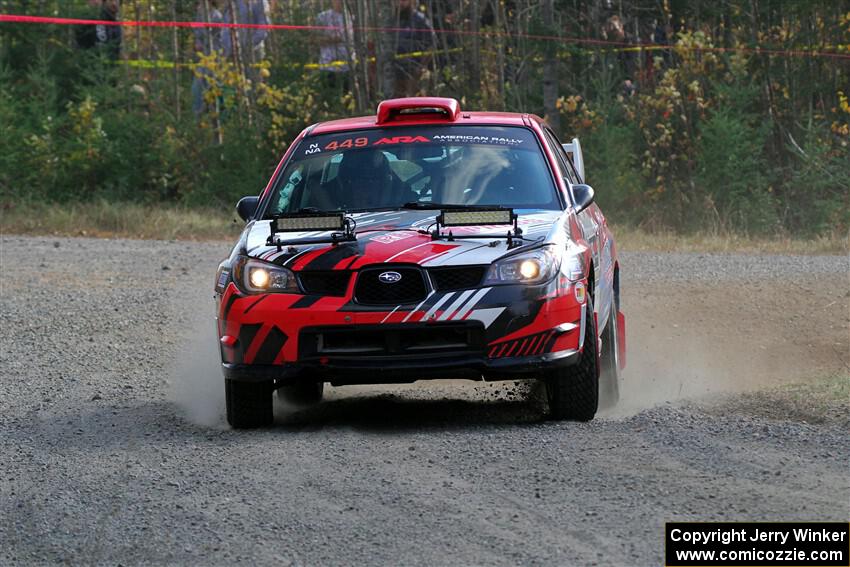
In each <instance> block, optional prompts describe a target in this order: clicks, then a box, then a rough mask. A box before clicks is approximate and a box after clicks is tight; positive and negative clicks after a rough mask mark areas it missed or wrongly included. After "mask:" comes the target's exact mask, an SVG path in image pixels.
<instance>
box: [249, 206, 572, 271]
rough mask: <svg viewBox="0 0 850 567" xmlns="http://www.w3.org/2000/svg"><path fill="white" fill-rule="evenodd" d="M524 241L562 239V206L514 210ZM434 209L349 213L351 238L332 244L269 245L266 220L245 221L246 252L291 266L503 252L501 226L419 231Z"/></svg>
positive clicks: (480, 260) (458, 261)
mask: <svg viewBox="0 0 850 567" xmlns="http://www.w3.org/2000/svg"><path fill="white" fill-rule="evenodd" d="M517 213H518V215H519V226H520V228H521V229H522V232H523V237H524V238H525V239H526V240H524V241H523V243H524V244H525V245H537V244H541V243H544V242H558V241H563V240H564V238H565V232H566V231H567V228H566V227H567V223H566V214H567V213H566V212H564V211H540V210H524V211H517ZM438 214H439V211H398V210H396V211H384V212H377V213H354V214H352V215H350V216H351V217H352V218H353V219H354V221H355V222H356V223H357V226H356V232H357V241H356V242H343V243H339V244H336V245H333V244H298V243H297V242H296V243H295V244H287V245H284V246H282V247H281V249H280V250H278V248H277V246H269V245H268V243H267V239H268V237H269V230H270V228H269V224H270V221H267V220H262V221H255V222H253V223H251V224H250V225H249V226H248V227H246V230H247V231H248V234H247V235H246V236H247V239H246V253H247V255H248V256H251V257H253V258H258V259H260V260H264V261H266V262H273V263H275V264H278V265H282V266H287V267H289V268H292V269H294V270H347V269H358V268H361V267H363V266H367V265H369V264H381V263H400V264H417V265H421V266H428V267H438V266H457V265H483V264H489V263H491V262H493V261H494V260H496V259H497V258H499V257H501V256H503V255H505V254H506V253H507V252H508V251H509V249H508V246H507V239H506V237H505V235H506V233H507V232H508V230H509V227H507V226H492V225H491V226H474V227H454V228H451V229H445V231H444V232H448V231H449V230H451V231H452V233H453V234H454V235H455V236H462V235H470V234H475V235H490V234H492V235H493V238H492V239H491V238H483V239H482V238H474V239H464V238H455V239H454V240H452V241H449V240H446V239H440V240H432V239H431V236H430V234H422V233H420V232H418V231H419V230H428V229H429V228H430V229H433V226H432V225H433V224H434V221H435V218H436V216H437V215H438ZM279 234H281V237H282V238H285V239H286V240H287V241H289V242H291V241H297V240H298V239H306V238H316V237H320V236H323V235H329V234H330V233H327V232H288V233H279Z"/></svg>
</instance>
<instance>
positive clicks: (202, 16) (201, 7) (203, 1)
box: [192, 0, 224, 116]
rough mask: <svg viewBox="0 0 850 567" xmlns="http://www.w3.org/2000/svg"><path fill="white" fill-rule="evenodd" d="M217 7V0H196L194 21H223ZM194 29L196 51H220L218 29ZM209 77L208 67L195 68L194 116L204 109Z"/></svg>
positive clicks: (210, 75)
mask: <svg viewBox="0 0 850 567" xmlns="http://www.w3.org/2000/svg"><path fill="white" fill-rule="evenodd" d="M218 7H219V0H198V5H197V9H196V11H195V21H196V22H209V23H213V24H219V23H221V22H222V21H224V16H223V15H222V13H221V11H220V10H219V9H218ZM207 10H209V11H207ZM194 30H195V52H196V53H198V54H201V55H209V54H211V53H213V52H218V53H221V51H222V48H221V33H220V32H219V30H217V29H214V28H195V29H194ZM211 78H212V73H211V71H210V70H209V69H207V68H205V67H201V66H198V67H197V68H196V69H195V79H194V80H193V81H192V110H193V111H194V112H195V116H200V115H201V114H203V113H204V111H205V110H206V92H207V90H208V89H209V80H210V79H211Z"/></svg>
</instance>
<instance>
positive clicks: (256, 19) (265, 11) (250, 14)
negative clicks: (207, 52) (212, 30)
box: [221, 0, 270, 78]
mask: <svg viewBox="0 0 850 567" xmlns="http://www.w3.org/2000/svg"><path fill="white" fill-rule="evenodd" d="M233 9H235V10H236V13H235V14H234V13H233ZM224 22H225V23H227V24H230V23H235V24H250V25H259V26H267V25H269V22H270V17H269V0H228V1H227V4H226V6H225V10H224ZM268 34H269V31H268V30H267V29H257V28H250V29H245V28H224V29H223V30H222V32H221V44H222V48H223V49H224V55H225V57H227V58H232V57H234V56H235V55H236V54H237V53H238V56H239V59H240V60H241V62H242V64H243V65H245V66H246V68H248V69H249V76H251V77H254V78H258V77H259V73H256V67H255V64H257V63H259V62H260V61H262V60H263V59H265V56H266V37H267V36H268Z"/></svg>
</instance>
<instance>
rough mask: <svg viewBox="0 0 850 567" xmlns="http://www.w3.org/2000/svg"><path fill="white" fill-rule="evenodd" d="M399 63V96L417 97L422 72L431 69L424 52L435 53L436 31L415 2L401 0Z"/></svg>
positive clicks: (397, 57)
mask: <svg viewBox="0 0 850 567" xmlns="http://www.w3.org/2000/svg"><path fill="white" fill-rule="evenodd" d="M396 22H397V27H398V28H399V31H397V32H396V50H395V52H396V60H395V65H394V68H395V96H397V97H405V96H414V95H415V94H416V92H417V90H418V89H417V87H418V85H419V81H420V80H421V79H422V71H423V70H424V69H425V67H426V66H427V65H426V63H425V61H427V59H426V58H423V57H422V56H421V55H416V54H417V52H420V51H433V49H434V47H435V38H434V28H433V27H431V22H430V21H429V20H428V18H427V17H426V16H425V14H423V13H422V12H420V11H419V10H418V9H416V7H415V6H414V5H413V0H398V15H397V19H396Z"/></svg>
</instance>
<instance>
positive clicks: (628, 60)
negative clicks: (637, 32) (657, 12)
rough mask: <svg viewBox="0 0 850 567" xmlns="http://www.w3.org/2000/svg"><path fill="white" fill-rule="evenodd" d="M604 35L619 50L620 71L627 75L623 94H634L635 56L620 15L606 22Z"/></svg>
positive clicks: (613, 47) (615, 15)
mask: <svg viewBox="0 0 850 567" xmlns="http://www.w3.org/2000/svg"><path fill="white" fill-rule="evenodd" d="M602 35H603V36H604V37H605V39H607V40H608V41H611V42H614V45H612V46H611V48H612V49H614V50H616V52H617V62H618V63H619V65H620V72H621V73H622V75H623V76H624V77H625V79H624V81H623V94H624V95H626V96H632V95H633V94H634V91H635V86H634V84H633V82H632V81H633V80H634V74H635V62H634V60H635V57H634V52H633V51H631V47H630V46H629V45H627V44H630V43H632V42H631V41H630V40H631V38H629V37H628V36H627V35H626V29H625V26H624V25H623V20H622V19H620V16H618V15H617V14H614V15H613V16H611V17H610V18H608V21H607V22H606V23H605V28H604V29H603V30H602Z"/></svg>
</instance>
